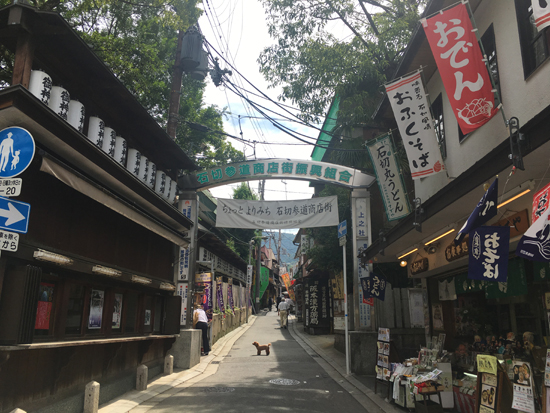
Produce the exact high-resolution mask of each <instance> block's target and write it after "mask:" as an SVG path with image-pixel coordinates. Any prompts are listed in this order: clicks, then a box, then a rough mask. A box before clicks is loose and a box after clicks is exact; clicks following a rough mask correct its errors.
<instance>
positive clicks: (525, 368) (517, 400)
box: [512, 360, 535, 413]
mask: <svg viewBox="0 0 550 413" xmlns="http://www.w3.org/2000/svg"><path fill="white" fill-rule="evenodd" d="M512 366H513V372H514V377H513V379H512V383H513V386H514V398H513V400H512V409H517V410H520V411H522V412H527V413H535V393H534V391H533V386H534V383H533V381H534V378H535V376H534V375H533V370H532V369H531V365H530V364H529V363H527V362H524V361H520V360H513V361H512Z"/></svg>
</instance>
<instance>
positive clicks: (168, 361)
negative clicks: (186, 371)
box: [164, 354, 174, 376]
mask: <svg viewBox="0 0 550 413" xmlns="http://www.w3.org/2000/svg"><path fill="white" fill-rule="evenodd" d="M173 372H174V356H172V355H170V354H168V355H167V356H166V357H164V374H165V375H167V376H168V375H169V374H172V373H173Z"/></svg>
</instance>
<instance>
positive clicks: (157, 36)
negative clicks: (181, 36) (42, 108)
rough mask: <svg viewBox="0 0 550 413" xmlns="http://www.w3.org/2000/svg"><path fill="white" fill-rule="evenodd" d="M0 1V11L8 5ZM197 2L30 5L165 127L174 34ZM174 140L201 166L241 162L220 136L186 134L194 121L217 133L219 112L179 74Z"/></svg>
mask: <svg viewBox="0 0 550 413" xmlns="http://www.w3.org/2000/svg"><path fill="white" fill-rule="evenodd" d="M11 2H12V1H11V0H0V6H5V5H8V4H11ZM198 2H199V0H139V1H138V0H129V1H126V0H125V1H118V0H30V1H29V3H30V4H31V5H33V6H35V7H37V8H39V9H41V10H47V11H53V12H58V13H60V14H61V15H62V16H63V18H65V19H66V20H67V21H68V22H69V24H70V25H71V27H72V28H73V29H74V30H75V31H76V32H77V33H79V35H80V36H81V37H82V39H83V40H84V41H85V42H86V43H87V44H88V45H89V46H90V47H91V48H92V49H93V51H94V52H95V53H96V54H97V55H98V57H99V58H100V59H101V60H102V61H104V62H105V64H106V65H107V66H108V67H109V68H110V69H111V71H112V72H113V73H114V74H115V76H116V77H117V78H118V79H120V81H121V82H122V83H123V84H124V85H125V86H126V87H127V88H128V89H129V90H130V92H131V93H132V94H133V95H134V96H135V97H136V98H137V99H138V101H139V102H140V103H141V104H142V105H143V106H144V107H145V108H146V109H147V110H148V112H149V113H150V114H151V116H153V117H154V118H155V119H156V120H157V122H158V123H159V124H160V125H161V126H162V127H165V126H166V122H167V119H168V105H169V96H170V88H171V82H172V72H173V68H174V60H175V55H176V49H177V43H178V31H180V30H181V31H185V30H187V29H188V28H189V27H191V26H192V25H193V24H195V23H196V22H197V20H198V18H199V16H200V14H201V9H199V8H198V7H197V4H198ZM0 68H1V69H3V70H0V82H2V83H3V84H9V83H10V82H11V73H12V69H13V56H12V55H11V53H10V52H9V51H7V50H6V49H5V48H3V47H0ZM182 83H183V84H182V89H181V91H182V93H181V100H180V110H179V120H180V122H179V127H178V129H177V137H178V138H177V139H178V143H179V144H180V146H181V147H182V148H183V149H184V150H185V151H186V153H187V154H188V155H189V156H190V157H191V158H196V159H197V163H198V164H199V165H200V166H203V167H209V166H213V165H215V164H220V163H228V162H234V161H238V160H241V159H243V155H242V153H241V152H239V151H237V150H236V149H235V148H233V147H232V146H231V145H230V144H229V143H228V142H227V141H226V140H225V139H224V138H223V136H222V135H219V134H218V135H216V134H212V133H201V132H198V131H193V130H190V128H189V127H188V126H187V122H189V121H192V122H197V123H199V124H203V125H206V126H208V127H209V128H211V129H214V130H218V131H222V129H223V124H222V116H223V110H221V109H219V108H217V107H216V106H213V105H212V106H207V105H206V104H205V103H204V101H203V91H204V86H205V84H204V82H201V81H197V80H193V79H191V78H189V77H186V76H185V75H184V80H183V82H182Z"/></svg>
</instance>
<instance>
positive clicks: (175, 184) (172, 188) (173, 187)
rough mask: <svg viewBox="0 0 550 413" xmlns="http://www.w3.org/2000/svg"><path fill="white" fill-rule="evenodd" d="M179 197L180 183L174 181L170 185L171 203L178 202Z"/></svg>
mask: <svg viewBox="0 0 550 413" xmlns="http://www.w3.org/2000/svg"><path fill="white" fill-rule="evenodd" d="M177 196H178V181H176V180H172V182H171V183H170V202H171V203H174V202H176V198H177Z"/></svg>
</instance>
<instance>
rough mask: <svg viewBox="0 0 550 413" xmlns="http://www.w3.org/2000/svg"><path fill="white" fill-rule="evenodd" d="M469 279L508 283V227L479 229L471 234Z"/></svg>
mask: <svg viewBox="0 0 550 413" xmlns="http://www.w3.org/2000/svg"><path fill="white" fill-rule="evenodd" d="M470 240H471V245H470V258H469V262H468V278H469V279H471V280H485V281H493V282H506V280H507V277H508V251H509V244H510V230H509V229H508V228H507V227H479V228H476V229H475V230H473V231H472V232H470Z"/></svg>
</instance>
